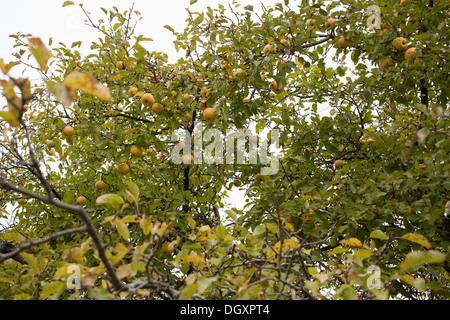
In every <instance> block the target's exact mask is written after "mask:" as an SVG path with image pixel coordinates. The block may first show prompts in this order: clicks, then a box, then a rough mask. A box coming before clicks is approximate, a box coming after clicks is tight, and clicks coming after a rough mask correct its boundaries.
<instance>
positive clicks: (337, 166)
mask: <svg viewBox="0 0 450 320" xmlns="http://www.w3.org/2000/svg"><path fill="white" fill-rule="evenodd" d="M343 166H344V161H343V160H341V159H339V160H336V161H335V162H334V168H335V169H336V170H339V169H341V168H342V167H343Z"/></svg>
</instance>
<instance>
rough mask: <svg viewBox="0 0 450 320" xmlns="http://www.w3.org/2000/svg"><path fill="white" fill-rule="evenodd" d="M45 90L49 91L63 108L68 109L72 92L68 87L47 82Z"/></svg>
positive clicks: (71, 99)
mask: <svg viewBox="0 0 450 320" xmlns="http://www.w3.org/2000/svg"><path fill="white" fill-rule="evenodd" d="M47 89H48V91H50V92H51V93H52V94H53V95H54V96H55V97H56V98H57V99H58V100H59V101H60V102H61V103H62V104H63V105H64V106H66V107H70V105H71V104H72V101H73V90H72V88H69V87H68V86H66V85H64V84H62V83H59V82H53V81H48V82H47Z"/></svg>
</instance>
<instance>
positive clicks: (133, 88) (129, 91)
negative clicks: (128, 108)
mask: <svg viewBox="0 0 450 320" xmlns="http://www.w3.org/2000/svg"><path fill="white" fill-rule="evenodd" d="M137 90H138V89H137V88H136V87H134V86H133V87H130V89H128V95H129V96H130V97H132V96H134V95H135V94H136V92H137Z"/></svg>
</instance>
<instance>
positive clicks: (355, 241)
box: [339, 238, 362, 247]
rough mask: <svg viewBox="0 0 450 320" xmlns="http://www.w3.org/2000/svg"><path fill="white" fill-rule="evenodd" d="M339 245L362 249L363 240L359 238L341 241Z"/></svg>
mask: <svg viewBox="0 0 450 320" xmlns="http://www.w3.org/2000/svg"><path fill="white" fill-rule="evenodd" d="M339 243H340V244H344V245H346V246H350V247H362V242H361V240H359V239H357V238H349V239H344V240H341V241H340V242H339Z"/></svg>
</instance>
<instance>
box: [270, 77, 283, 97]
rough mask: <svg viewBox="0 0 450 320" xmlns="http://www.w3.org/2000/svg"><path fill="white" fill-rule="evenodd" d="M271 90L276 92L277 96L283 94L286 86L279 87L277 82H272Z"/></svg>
mask: <svg viewBox="0 0 450 320" xmlns="http://www.w3.org/2000/svg"><path fill="white" fill-rule="evenodd" d="M271 89H272V91H273V92H275V93H276V94H279V93H281V92H283V90H284V86H283V85H280V86H278V84H277V82H276V81H275V80H274V81H273V82H272V85H271Z"/></svg>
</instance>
